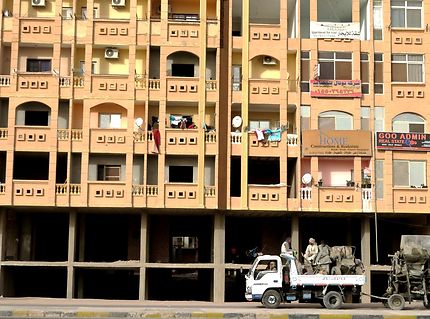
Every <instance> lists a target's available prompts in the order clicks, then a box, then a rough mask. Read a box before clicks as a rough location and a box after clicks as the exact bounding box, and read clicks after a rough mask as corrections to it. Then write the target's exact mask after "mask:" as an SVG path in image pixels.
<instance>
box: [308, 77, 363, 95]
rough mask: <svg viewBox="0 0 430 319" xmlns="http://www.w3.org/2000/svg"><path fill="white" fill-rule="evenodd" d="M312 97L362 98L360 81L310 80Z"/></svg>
mask: <svg viewBox="0 0 430 319" xmlns="http://www.w3.org/2000/svg"><path fill="white" fill-rule="evenodd" d="M310 94H311V97H361V81H360V80H310Z"/></svg>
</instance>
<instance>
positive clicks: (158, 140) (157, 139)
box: [152, 128, 161, 154]
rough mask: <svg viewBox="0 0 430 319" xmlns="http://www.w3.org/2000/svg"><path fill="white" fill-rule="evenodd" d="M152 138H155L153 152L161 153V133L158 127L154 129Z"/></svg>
mask: <svg viewBox="0 0 430 319" xmlns="http://www.w3.org/2000/svg"><path fill="white" fill-rule="evenodd" d="M152 139H153V140H154V150H153V151H152V153H157V154H160V144H161V134H160V131H159V130H158V128H154V129H152Z"/></svg>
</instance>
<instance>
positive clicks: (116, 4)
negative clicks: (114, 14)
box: [112, 0, 125, 7]
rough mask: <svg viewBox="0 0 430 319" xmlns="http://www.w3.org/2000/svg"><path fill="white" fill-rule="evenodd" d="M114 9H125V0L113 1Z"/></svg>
mask: <svg viewBox="0 0 430 319" xmlns="http://www.w3.org/2000/svg"><path fill="white" fill-rule="evenodd" d="M112 7H125V0H112Z"/></svg>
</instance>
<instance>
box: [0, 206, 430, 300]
mask: <svg viewBox="0 0 430 319" xmlns="http://www.w3.org/2000/svg"><path fill="white" fill-rule="evenodd" d="M429 221H430V219H429V215H428V214H401V215H400V214H377V215H374V214H348V213H342V214H340V213H336V214H335V213H333V214H330V213H324V214H322V213H321V214H315V213H303V212H288V213H286V212H283V213H280V212H262V211H259V212H249V211H247V212H245V211H235V212H231V211H229V212H224V211H194V210H193V211H185V210H181V211H178V210H164V209H163V210H147V211H146V210H127V209H82V210H79V209H75V210H68V209H67V210H66V209H53V208H46V209H43V208H37V209H36V208H25V209H24V208H3V209H1V210H0V225H1V227H0V272H1V273H0V290H1V291H0V294H2V295H3V296H4V297H53V298H78V299H79V298H94V299H129V300H201V301H216V302H221V301H244V288H245V287H244V274H245V272H246V271H247V268H249V267H250V265H251V263H252V261H253V259H254V253H255V252H262V253H264V254H279V252H280V246H281V243H282V242H283V241H284V240H285V238H286V237H291V238H292V246H293V248H294V249H295V250H297V251H299V252H304V250H305V248H306V245H307V242H308V239H309V237H313V238H315V239H316V240H317V242H319V241H321V240H325V242H326V243H327V244H328V245H330V246H337V245H351V246H354V247H355V256H356V257H357V258H361V259H362V261H363V262H364V264H365V266H366V276H367V284H366V286H365V287H364V288H363V289H364V291H365V292H368V293H372V294H375V295H382V294H383V292H384V289H385V288H386V282H387V274H386V273H387V271H388V265H389V264H390V260H389V258H388V254H392V253H394V252H395V251H396V250H398V249H399V245H400V236H401V235H402V234H430V225H429ZM362 301H363V302H368V301H370V299H368V298H363V299H362Z"/></svg>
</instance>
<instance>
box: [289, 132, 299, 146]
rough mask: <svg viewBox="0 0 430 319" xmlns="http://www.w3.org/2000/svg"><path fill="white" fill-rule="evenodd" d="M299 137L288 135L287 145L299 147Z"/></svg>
mask: <svg viewBox="0 0 430 319" xmlns="http://www.w3.org/2000/svg"><path fill="white" fill-rule="evenodd" d="M298 139H299V136H298V135H297V134H287V145H289V146H297V141H298Z"/></svg>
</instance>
